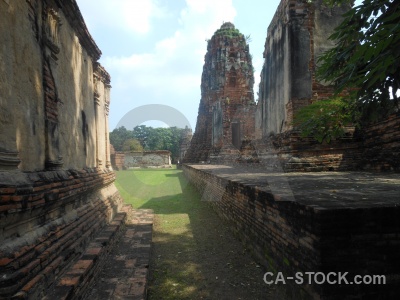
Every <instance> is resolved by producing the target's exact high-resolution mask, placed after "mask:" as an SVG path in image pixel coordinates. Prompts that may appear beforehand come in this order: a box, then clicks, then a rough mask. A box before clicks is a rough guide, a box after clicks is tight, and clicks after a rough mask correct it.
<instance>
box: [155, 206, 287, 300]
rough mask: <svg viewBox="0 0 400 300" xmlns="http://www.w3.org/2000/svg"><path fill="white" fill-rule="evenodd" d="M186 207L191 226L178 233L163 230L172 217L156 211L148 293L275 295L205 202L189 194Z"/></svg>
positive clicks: (226, 296) (182, 296)
mask: <svg viewBox="0 0 400 300" xmlns="http://www.w3.org/2000/svg"><path fill="white" fill-rule="evenodd" d="M189 202H191V201H190V200H189ZM188 209H190V210H191V213H190V214H189V218H190V226H189V228H185V229H183V230H182V231H181V232H178V233H177V234H167V233H166V230H165V226H166V225H168V223H173V225H172V226H176V224H174V220H169V219H166V218H163V217H160V216H159V215H157V214H155V222H154V225H153V245H152V247H153V248H152V255H151V260H150V280H149V299H252V300H253V299H278V298H280V297H277V295H276V290H275V287H274V286H268V285H267V284H266V283H265V282H264V281H263V276H264V273H265V270H264V269H263V268H262V267H261V266H260V265H258V264H257V262H256V261H255V260H254V259H253V257H252V256H251V255H250V253H249V251H248V249H246V247H245V246H244V245H242V244H241V242H239V241H238V240H237V239H236V238H235V237H234V236H233V233H232V232H231V231H230V229H229V228H228V226H227V224H225V223H224V222H223V221H222V220H221V219H220V218H219V217H218V216H217V215H216V213H215V212H214V211H213V210H212V209H211V208H210V207H209V206H208V204H207V203H206V202H203V201H199V199H197V201H196V200H193V203H192V207H190V208H189V207H188ZM186 227H188V226H187V225H186Z"/></svg>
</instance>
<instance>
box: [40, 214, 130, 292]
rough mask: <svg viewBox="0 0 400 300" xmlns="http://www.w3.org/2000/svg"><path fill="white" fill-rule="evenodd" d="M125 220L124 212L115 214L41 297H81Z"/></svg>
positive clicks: (117, 238) (113, 244) (122, 229)
mask: <svg viewBox="0 0 400 300" xmlns="http://www.w3.org/2000/svg"><path fill="white" fill-rule="evenodd" d="M126 221H127V213H126V212H120V213H118V214H116V216H115V217H114V219H113V221H112V222H110V224H108V225H107V226H105V227H104V229H103V230H101V231H100V232H99V233H98V234H97V235H96V236H95V238H94V239H93V240H92V242H90V243H89V245H88V246H87V248H86V249H85V251H84V253H83V254H82V255H81V256H80V257H79V259H77V260H76V261H75V262H74V263H73V264H72V265H71V266H70V267H69V268H68V269H67V270H66V271H65V273H63V275H62V276H61V277H60V278H59V279H58V280H57V281H56V283H55V284H54V285H53V286H52V288H51V289H50V290H49V291H48V292H47V293H46V295H45V297H44V298H43V299H48V300H51V299H59V300H62V299H78V298H82V295H84V294H85V293H86V292H87V290H88V288H89V286H90V285H91V284H92V283H93V281H94V279H95V277H96V275H97V273H98V272H99V270H101V268H102V267H103V266H104V264H105V263H106V261H107V259H108V254H109V252H110V251H112V249H113V247H115V246H116V244H117V243H118V242H119V239H120V237H121V235H122V234H123V232H124V227H125V223H126Z"/></svg>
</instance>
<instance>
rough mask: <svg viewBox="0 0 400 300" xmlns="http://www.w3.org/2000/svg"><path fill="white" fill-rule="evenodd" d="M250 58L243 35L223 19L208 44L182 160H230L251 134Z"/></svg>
mask: <svg viewBox="0 0 400 300" xmlns="http://www.w3.org/2000/svg"><path fill="white" fill-rule="evenodd" d="M253 85H254V76H253V65H252V58H251V55H250V52H249V45H248V44H247V42H246V38H245V36H244V35H243V34H242V33H240V32H239V30H237V29H236V28H235V26H234V25H233V24H232V23H229V22H227V23H224V24H223V25H222V26H221V28H220V29H218V30H217V31H216V32H215V33H214V35H213V36H212V38H211V39H210V40H209V41H208V44H207V53H206V55H205V59H204V66H203V74H202V79H201V100H200V105H199V112H198V116H197V124H196V131H195V133H194V135H193V138H192V141H191V146H190V148H189V150H188V152H187V154H186V156H185V162H201V161H206V162H207V161H209V160H210V159H211V160H213V159H218V160H221V159H222V160H225V161H226V160H232V159H234V158H235V156H236V155H238V154H239V149H240V147H241V144H242V141H243V140H247V139H251V138H252V137H253V134H254V112H255V102H254V94H253Z"/></svg>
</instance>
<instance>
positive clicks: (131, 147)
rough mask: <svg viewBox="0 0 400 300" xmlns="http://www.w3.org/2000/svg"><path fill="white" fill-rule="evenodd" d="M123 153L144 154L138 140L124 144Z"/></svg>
mask: <svg viewBox="0 0 400 300" xmlns="http://www.w3.org/2000/svg"><path fill="white" fill-rule="evenodd" d="M122 151H136V152H142V151H143V146H142V145H141V144H140V142H139V141H138V140H137V139H128V140H126V141H125V142H124V143H123V144H122Z"/></svg>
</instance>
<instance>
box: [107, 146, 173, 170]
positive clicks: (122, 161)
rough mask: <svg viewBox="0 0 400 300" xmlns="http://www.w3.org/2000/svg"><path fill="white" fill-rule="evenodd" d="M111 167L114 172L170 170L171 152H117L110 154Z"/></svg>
mask: <svg viewBox="0 0 400 300" xmlns="http://www.w3.org/2000/svg"><path fill="white" fill-rule="evenodd" d="M111 159H112V165H113V167H114V169H116V170H126V169H131V168H151V167H160V168H170V167H171V152H169V151H164V150H159V151H144V152H119V151H116V152H115V153H114V154H112V157H111Z"/></svg>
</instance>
